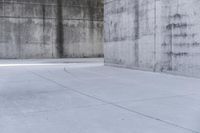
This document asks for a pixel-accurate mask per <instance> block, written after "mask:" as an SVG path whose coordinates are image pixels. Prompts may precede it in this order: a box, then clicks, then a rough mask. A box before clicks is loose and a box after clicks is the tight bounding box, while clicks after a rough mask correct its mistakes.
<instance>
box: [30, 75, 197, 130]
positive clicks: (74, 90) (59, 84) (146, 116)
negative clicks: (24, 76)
mask: <svg viewBox="0 0 200 133" xmlns="http://www.w3.org/2000/svg"><path fill="white" fill-rule="evenodd" d="M30 72H31V73H33V74H35V75H36V76H38V77H40V78H43V79H46V80H47V81H49V82H51V83H55V84H57V85H58V86H60V87H63V88H65V89H68V90H71V91H73V92H75V93H78V94H81V95H83V96H86V97H89V98H91V99H95V100H97V101H100V102H102V103H105V104H107V105H112V106H114V107H116V108H120V109H122V110H126V111H128V112H132V113H134V114H137V115H139V116H142V117H144V118H148V119H151V120H155V121H158V122H161V123H164V124H167V125H170V126H173V127H177V128H180V129H183V130H186V131H190V132H192V133H200V132H199V131H196V130H193V129H190V128H186V127H183V126H181V125H178V124H175V123H173V122H169V121H166V120H162V119H160V118H157V117H154V116H150V115H146V114H144V113H141V112H138V111H135V110H132V109H129V108H127V107H124V106H121V105H118V104H116V103H113V102H109V101H106V100H103V99H101V98H98V97H95V96H93V95H90V94H87V93H84V92H81V91H78V90H76V89H72V88H70V87H68V86H66V85H63V84H61V83H59V82H57V81H55V80H53V79H50V78H47V77H45V76H43V75H40V74H38V73H36V72H33V71H30Z"/></svg>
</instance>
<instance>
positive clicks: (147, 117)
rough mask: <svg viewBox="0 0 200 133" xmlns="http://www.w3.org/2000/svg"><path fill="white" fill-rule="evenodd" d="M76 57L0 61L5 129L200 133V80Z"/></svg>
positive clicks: (8, 132)
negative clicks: (104, 63) (109, 65)
mask: <svg viewBox="0 0 200 133" xmlns="http://www.w3.org/2000/svg"><path fill="white" fill-rule="evenodd" d="M71 61H72V62H71ZM71 61H69V59H68V60H66V59H62V60H34V61H33V60H32V61H31V60H26V61H23V60H21V61H19V60H15V61H13V60H9V61H6V60H4V61H3V60H2V61H0V133H200V79H194V78H187V77H179V76H172V75H166V74H158V73H151V72H142V71H134V70H128V69H120V68H113V67H105V66H103V63H102V62H101V61H102V60H101V59H100V60H98V61H97V62H96V60H94V59H93V60H89V59H88V60H81V59H79V60H76V61H75V60H73V59H71ZM70 62H71V63H70ZM75 62H79V63H75ZM13 63H14V64H13ZM16 63H20V64H16Z"/></svg>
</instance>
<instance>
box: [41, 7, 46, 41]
mask: <svg viewBox="0 0 200 133" xmlns="http://www.w3.org/2000/svg"><path fill="white" fill-rule="evenodd" d="M45 14H46V9H45V5H42V20H43V44H46V41H45V28H46V22H45V20H46V15H45Z"/></svg>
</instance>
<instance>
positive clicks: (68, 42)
mask: <svg viewBox="0 0 200 133" xmlns="http://www.w3.org/2000/svg"><path fill="white" fill-rule="evenodd" d="M102 20H103V0H0V58H3V59H5V58H57V57H98V56H102V55H103V40H102V38H103V35H102V31H103V21H102Z"/></svg>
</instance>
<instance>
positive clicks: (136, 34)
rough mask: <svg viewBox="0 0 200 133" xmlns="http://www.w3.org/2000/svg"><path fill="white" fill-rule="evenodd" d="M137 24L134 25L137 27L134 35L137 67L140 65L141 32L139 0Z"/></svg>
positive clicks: (136, 8) (137, 1)
mask: <svg viewBox="0 0 200 133" xmlns="http://www.w3.org/2000/svg"><path fill="white" fill-rule="evenodd" d="M134 8H135V14H134V15H135V23H134V24H135V25H134V28H135V30H134V31H135V32H134V33H135V35H134V38H135V65H136V67H138V66H139V42H138V40H139V36H140V35H139V32H140V20H139V15H140V14H139V0H135V7H134Z"/></svg>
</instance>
